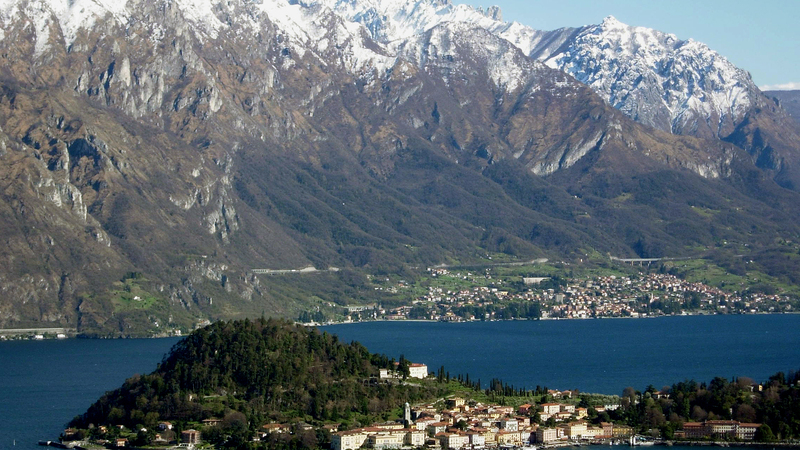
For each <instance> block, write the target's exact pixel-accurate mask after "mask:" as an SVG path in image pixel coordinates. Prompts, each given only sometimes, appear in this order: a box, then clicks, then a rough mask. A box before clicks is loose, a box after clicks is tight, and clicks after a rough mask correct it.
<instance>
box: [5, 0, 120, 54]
mask: <svg viewBox="0 0 800 450" xmlns="http://www.w3.org/2000/svg"><path fill="white" fill-rule="evenodd" d="M125 3H126V2H125V1H109V0H106V1H102V0H34V1H31V2H28V3H27V5H26V7H25V9H24V13H25V15H27V16H28V17H29V18H30V19H31V20H32V21H33V22H34V24H35V26H36V32H37V38H36V53H37V54H40V53H41V52H42V51H43V50H44V47H45V46H46V45H47V42H48V40H49V38H50V36H49V26H50V25H51V24H50V20H51V19H52V18H53V16H54V17H55V19H57V20H58V24H59V25H60V26H61V32H62V34H63V36H64V40H65V42H66V44H67V45H69V44H71V43H72V42H74V41H75V37H76V36H77V33H78V30H79V29H81V28H92V27H93V26H94V24H95V22H96V21H97V20H98V19H99V18H102V17H104V16H106V15H107V14H110V15H111V16H112V17H113V18H114V19H115V20H116V21H117V22H120V23H125V22H127V20H128V17H129V14H128V11H127V10H126V7H125ZM20 4H21V2H19V1H13V0H12V1H5V2H4V3H3V4H2V6H0V8H2V9H3V11H4V13H5V14H9V13H10V12H11V10H12V9H13V8H14V6H16V5H20Z"/></svg>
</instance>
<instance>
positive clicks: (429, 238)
mask: <svg viewBox="0 0 800 450" xmlns="http://www.w3.org/2000/svg"><path fill="white" fill-rule="evenodd" d="M499 17H500V15H499V11H497V10H495V9H491V10H489V11H486V12H484V11H479V10H475V9H472V8H468V7H465V6H454V5H452V4H451V3H450V2H448V1H440V0H420V1H410V0H395V1H377V0H375V1H370V0H365V1H334V0H320V1H302V2H297V1H287V0H265V1H264V2H262V3H251V2H248V1H244V0H234V1H228V2H216V1H214V0H178V1H156V2H146V1H143V0H131V1H129V2H127V3H125V4H123V3H119V2H118V3H111V2H100V1H90V0H82V1H76V2H71V3H63V2H58V1H55V0H19V1H11V0H5V1H4V2H3V3H2V4H0V25H1V26H0V86H2V91H0V159H2V164H1V165H0V179H2V180H3V183H2V191H0V199H1V201H0V211H2V214H0V222H1V223H2V225H1V226H2V229H3V230H4V232H3V235H2V237H3V239H4V240H5V242H6V245H5V246H4V247H3V249H2V250H0V253H2V262H1V263H0V288H1V289H2V292H3V293H4V295H3V296H1V297H0V325H1V326H18V325H19V326H22V325H29V324H41V323H52V324H65V325H74V326H77V327H78V328H79V329H80V330H81V331H84V332H87V333H93V332H97V333H101V334H104V333H111V334H115V333H121V334H131V333H134V334H136V333H142V332H152V333H158V332H160V330H164V329H171V328H176V327H178V328H179V327H184V328H185V327H190V326H191V324H192V323H194V322H196V321H199V320H204V319H207V318H211V319H214V318H219V317H237V316H242V315H257V314H276V315H292V316H293V315H295V314H296V312H297V311H298V309H299V308H303V307H305V305H304V303H303V302H304V301H305V300H303V299H302V298H300V297H303V296H300V295H298V293H297V291H293V289H298V288H296V287H287V285H286V284H285V283H287V282H285V281H282V280H279V279H276V278H275V277H260V276H258V275H256V274H255V273H254V272H253V269H256V268H264V269H294V268H301V267H306V266H315V267H317V268H327V267H329V266H336V267H356V268H362V269H364V270H367V271H377V272H383V273H388V272H393V271H398V270H402V268H403V267H405V266H406V265H408V264H413V265H423V264H436V263H441V262H444V261H454V260H458V261H465V260H470V259H474V258H476V257H477V255H479V254H483V255H485V254H486V253H487V252H504V253H506V254H508V255H511V256H515V257H520V258H521V257H534V256H552V257H557V258H559V259H562V258H567V259H569V258H571V257H577V256H579V255H585V254H586V253H587V252H601V253H611V254H616V255H625V254H630V255H633V254H638V255H641V256H661V255H667V254H669V255H675V254H682V253H684V252H687V251H688V249H689V248H697V247H698V246H705V247H709V248H711V247H714V246H716V245H718V244H719V243H721V242H728V241H734V242H741V243H747V244H748V245H752V246H754V247H757V246H766V245H769V244H770V243H772V242H773V241H774V239H775V236H777V235H780V236H782V237H784V238H786V239H792V238H794V237H795V236H797V235H798V231H800V229H799V228H798V225H797V224H798V223H799V222H798V220H797V219H798V218H800V217H798V215H800V213H798V211H797V209H796V208H794V207H793V206H794V205H796V204H797V200H798V194H796V193H795V192H792V191H790V190H786V189H784V188H781V187H779V186H778V185H777V184H775V183H774V182H773V181H772V180H771V178H772V177H773V176H774V175H775V174H774V173H773V172H770V171H777V172H778V173H779V175H780V174H781V173H789V174H791V172H786V171H784V172H781V170H783V169H785V168H786V167H791V166H792V164H793V161H794V160H792V159H791V158H790V156H791V155H794V154H796V150H793V151H795V153H787V152H789V150H790V149H797V148H800V146H798V147H793V148H789V147H787V146H788V145H789V144H791V143H792V142H794V141H793V140H792V139H794V138H793V137H792V136H793V135H791V134H781V130H782V128H781V126H782V122H780V121H781V120H783V117H784V115H782V114H783V113H782V111H781V110H780V108H779V107H778V106H776V105H775V104H774V102H772V103H767V104H765V105H764V107H763V108H762V107H753V106H752V103H751V107H750V109H747V112H746V114H745V115H744V116H743V117H744V118H743V119H741V120H740V121H739V122H738V123H737V124H736V125H735V126H734V128H733V131H732V132H731V133H732V134H730V135H729V136H727V137H726V138H725V140H720V139H719V136H718V135H713V136H712V135H706V134H703V133H699V134H698V136H695V135H677V134H674V133H672V132H670V131H675V130H672V129H670V130H667V131H661V130H658V129H655V128H652V127H650V126H646V125H641V124H638V123H636V122H634V121H633V120H631V119H630V118H628V117H627V116H626V114H625V113H627V112H629V111H627V110H625V109H624V108H623V109H622V110H618V109H615V108H613V107H612V106H611V105H609V103H608V101H607V99H606V98H605V97H603V96H599V95H598V94H597V93H596V91H595V90H593V89H592V88H594V86H593V85H592V86H587V85H586V84H584V83H581V78H580V77H577V79H576V78H575V77H573V76H572V75H570V74H568V73H565V72H564V71H561V70H558V69H555V68H552V67H549V66H548V65H546V64H544V63H542V62H540V61H538V60H537V59H536V58H531V55H532V53H531V52H530V51H525V49H524V48H522V47H521V46H520V45H519V41H520V39H521V38H518V39H516V40H512V39H508V38H507V37H504V35H503V33H510V32H511V31H510V30H514V29H520V30H522V28H520V27H519V26H518V25H516V24H502V22H499ZM498 24H500V25H498ZM526 33H528V34H529V35H530V36H533V33H532V32H529V31H526V30H522V31H520V33H519V36H528V34H526ZM532 39H533V38H532ZM551 41H552V40H551ZM556 41H557V40H556ZM556 41H552V42H553V45H555V42H556ZM737 73H738V72H737ZM583 81H585V80H583ZM617 84H621V83H619V82H617ZM590 87H591V88H590ZM748 92H749V91H748ZM759 95H760V94H759ZM656 104H657V102H656ZM741 105H744V102H742V103H741ZM742 108H744V106H742ZM734 109H736V108H734ZM731 111H733V109H731ZM736 111H738V109H736ZM764 111H767V113H769V114H767V113H765V112H764ZM737 114H738V112H737ZM726 117H728V116H726ZM731 120H732V119H731ZM732 126H733V125H732ZM726 127H727V125H726ZM726 129H727V128H726ZM737 133H738V134H737ZM775 133H779V134H777V135H778V136H779V137H780V139H778V138H777V137H774V136H776V134H775ZM787 136H788V137H787ZM732 137H735V139H734V138H732ZM778 144H780V145H778ZM753 155H757V157H756V158H755V159H754V157H753ZM787 155H790V156H787ZM754 160H755V162H756V163H758V166H757V165H756V164H754ZM787 161H788V162H787ZM758 167H762V168H763V167H769V168H770V169H769V171H766V172H765V171H764V170H763V169H760V168H758ZM786 180H788V181H787V182H786V183H785V184H791V180H792V179H791V177H787V178H786ZM698 211H701V212H702V214H699V213H698ZM343 283H345V284H346V282H343ZM312 296H313V294H309V295H307V296H305V297H312ZM333 301H335V302H340V303H346V302H347V301H348V299H347V297H346V296H337V297H336V298H333Z"/></svg>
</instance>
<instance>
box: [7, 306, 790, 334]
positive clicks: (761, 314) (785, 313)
mask: <svg viewBox="0 0 800 450" xmlns="http://www.w3.org/2000/svg"><path fill="white" fill-rule="evenodd" d="M795 314H800V311H790V312H783V311H781V312H757V313H747V314H716V313H713V314H712V313H709V314H664V315H660V316H645V317H603V316H601V317H572V318H560V317H542V318H538V319H516V318H515V319H494V320H456V321H448V320H432V319H375V320H359V321H350V322H326V323H315V322H310V323H300V322H296V323H297V324H298V325H303V326H307V327H327V326H333V325H357V324H361V323H372V322H380V323H405V322H417V323H446V324H467V323H481V322H536V321H552V322H559V321H583V320H648V319H666V318H674V317H707V316H719V317H724V316H784V315H795ZM0 332H2V330H0Z"/></svg>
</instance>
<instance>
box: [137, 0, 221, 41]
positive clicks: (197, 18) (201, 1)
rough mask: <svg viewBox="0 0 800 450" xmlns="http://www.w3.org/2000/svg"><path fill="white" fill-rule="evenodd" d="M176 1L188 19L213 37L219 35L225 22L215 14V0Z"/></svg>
mask: <svg viewBox="0 0 800 450" xmlns="http://www.w3.org/2000/svg"><path fill="white" fill-rule="evenodd" d="M145 1H147V0H145ZM176 3H177V4H178V6H179V8H180V9H181V11H183V14H184V17H185V18H186V19H187V20H188V21H190V22H192V23H193V24H194V25H196V26H200V27H201V28H202V29H203V31H204V32H206V33H207V34H208V36H209V37H211V38H212V39H215V38H216V37H217V33H219V29H220V28H222V27H223V24H222V22H220V20H219V19H218V18H217V16H216V14H214V1H213V0H177V1H176Z"/></svg>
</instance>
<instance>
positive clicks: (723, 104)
mask: <svg viewBox="0 0 800 450" xmlns="http://www.w3.org/2000/svg"><path fill="white" fill-rule="evenodd" d="M144 5H147V3H146V2H145V1H144V0H129V1H127V2H125V1H117V0H0V19H1V20H2V22H3V23H4V24H6V26H4V27H3V28H4V29H5V28H7V25H8V24H9V23H13V22H14V21H15V20H17V19H18V18H19V16H20V14H23V15H24V16H26V17H27V18H28V19H29V20H30V21H31V22H32V24H33V25H34V28H35V29H36V35H35V39H36V53H37V54H41V53H42V52H44V51H45V49H46V48H47V47H48V45H51V44H52V43H53V42H54V40H53V39H51V31H52V27H51V25H53V20H52V19H53V18H54V17H55V18H56V21H57V22H58V25H59V26H60V27H61V34H62V36H63V38H64V41H65V44H66V45H67V46H69V45H70V44H71V43H72V42H73V41H74V40H75V39H76V36H77V35H78V31H79V30H80V29H81V28H87V29H88V28H92V27H93V26H94V24H95V23H96V22H97V21H98V20H100V19H102V18H106V17H111V18H112V20H114V21H116V22H117V23H118V24H120V25H123V26H125V25H126V24H127V23H128V21H129V20H130V19H129V17H130V15H131V12H132V11H133V10H134V9H136V8H140V7H143V6H144ZM169 5H171V6H170V7H176V8H177V9H178V10H180V11H181V16H182V18H183V20H185V21H186V22H187V25H188V26H189V27H191V28H192V29H193V30H195V31H196V33H195V34H196V35H197V36H198V39H216V38H217V37H218V36H219V33H220V32H221V31H222V30H225V29H230V28H231V27H236V28H237V30H236V33H237V34H238V35H240V36H247V35H248V33H249V32H250V31H253V32H257V31H258V29H260V27H262V26H263V23H262V20H263V19H264V18H266V19H268V20H269V21H270V22H271V23H272V24H273V25H274V26H275V28H276V29H277V30H278V32H279V33H282V35H283V36H284V37H285V38H286V45H287V46H289V47H292V49H293V51H294V52H295V53H298V54H300V55H302V54H304V53H305V52H306V51H311V52H314V53H315V54H318V55H320V56H321V57H322V55H328V56H326V57H325V58H323V59H330V57H333V58H336V59H337V60H338V61H340V63H341V64H342V65H344V66H346V67H347V68H348V69H349V70H351V71H352V72H353V73H356V74H358V73H365V72H370V71H372V70H377V71H379V72H380V71H384V70H386V69H388V68H390V67H391V66H393V65H394V64H395V62H396V61H397V59H398V58H401V57H402V56H403V55H402V54H401V52H402V49H403V48H407V47H409V45H408V43H410V42H412V41H418V40H419V39H422V36H423V35H424V34H425V33H427V32H429V31H430V30H432V29H434V28H436V27H441V26H448V27H451V28H452V29H453V30H456V29H458V30H462V32H466V33H469V31H463V30H469V29H483V30H486V32H488V33H490V34H492V35H494V36H496V37H498V38H502V39H504V40H506V41H508V42H509V43H511V44H512V45H513V46H514V47H516V48H518V49H519V50H521V51H522V53H524V54H525V55H528V56H530V57H531V58H533V59H538V60H540V61H542V62H544V63H545V64H547V65H548V66H550V67H552V68H557V69H560V70H563V71H565V72H567V73H569V74H571V75H572V76H574V77H575V78H576V79H577V80H579V81H581V82H583V83H585V84H587V85H588V86H590V87H591V88H592V89H594V90H595V91H596V92H597V93H598V94H599V95H600V96H601V97H602V98H604V99H605V100H606V101H607V102H608V103H609V104H611V105H613V106H614V107H616V108H618V109H619V110H621V111H623V112H625V113H626V114H627V115H629V116H630V117H632V118H634V119H635V120H637V121H639V122H642V123H645V124H648V125H651V126H654V127H657V128H660V129H663V130H666V131H671V132H673V133H688V134H696V135H702V136H706V137H711V136H713V137H721V136H725V135H727V134H729V133H731V132H732V131H733V128H734V124H735V123H736V122H738V121H739V120H741V119H742V117H744V115H745V114H746V112H747V111H748V110H749V108H750V106H751V105H752V104H753V103H754V98H755V97H757V96H758V89H757V88H756V86H755V85H754V84H753V82H752V80H751V79H750V76H749V74H748V73H747V72H745V71H744V70H741V69H739V68H737V67H735V66H734V65H733V64H731V63H730V62H729V61H728V60H727V59H725V58H724V57H722V56H721V55H719V54H718V53H716V52H714V51H713V50H711V49H709V48H708V47H707V46H706V45H705V44H702V43H700V42H696V41H693V40H691V39H690V40H680V39H678V38H677V37H676V36H675V35H672V34H668V33H663V32H660V31H656V30H653V29H649V28H645V27H635V26H630V25H627V24H625V23H622V22H621V21H619V20H617V19H616V18H615V17H613V16H608V17H606V18H605V19H604V20H603V21H602V22H601V23H600V24H598V25H589V26H586V27H582V28H564V29H560V30H555V31H537V30H533V29H531V28H530V27H527V26H524V25H521V24H519V23H516V22H503V21H502V15H501V12H500V10H499V8H497V7H491V8H488V9H486V10H483V9H481V8H475V7H472V6H469V5H463V4H459V5H456V4H453V3H452V2H451V1H450V0H260V1H253V2H250V1H248V0H235V1H229V2H219V1H218V0H174V2H172V3H169ZM2 33H4V32H3V31H2V30H0V38H2V36H3V35H2ZM475 45H480V43H477V42H476V44H475ZM412 46H413V45H412ZM332 49H335V53H330V54H329V53H327V52H329V51H333V50H332ZM498 57H500V56H499V55H498ZM503 57H507V55H506V56H503ZM326 63H327V62H326ZM509 67H510V66H509ZM505 78H507V77H505ZM512 85H514V84H513V83H512V84H510V85H509V86H512Z"/></svg>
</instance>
